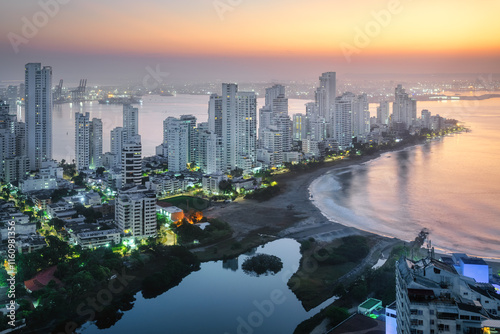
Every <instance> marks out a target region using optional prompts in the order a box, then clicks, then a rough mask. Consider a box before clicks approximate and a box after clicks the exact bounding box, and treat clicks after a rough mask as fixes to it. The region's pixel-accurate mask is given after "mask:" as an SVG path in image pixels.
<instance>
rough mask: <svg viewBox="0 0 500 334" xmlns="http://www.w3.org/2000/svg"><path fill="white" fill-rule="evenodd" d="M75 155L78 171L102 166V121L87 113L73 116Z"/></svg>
mask: <svg viewBox="0 0 500 334" xmlns="http://www.w3.org/2000/svg"><path fill="white" fill-rule="evenodd" d="M75 155H76V159H75V160H76V168H77V169H78V170H83V169H88V168H90V169H96V168H97V167H100V166H102V121H101V120H100V119H98V118H93V119H92V121H90V120H89V113H85V114H82V113H76V114H75Z"/></svg>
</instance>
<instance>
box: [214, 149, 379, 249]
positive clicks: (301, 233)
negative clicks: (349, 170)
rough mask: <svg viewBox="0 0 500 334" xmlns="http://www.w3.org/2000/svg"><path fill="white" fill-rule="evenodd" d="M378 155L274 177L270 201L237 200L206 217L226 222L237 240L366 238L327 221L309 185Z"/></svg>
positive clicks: (348, 228) (356, 230) (353, 229)
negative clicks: (275, 190) (262, 236)
mask: <svg viewBox="0 0 500 334" xmlns="http://www.w3.org/2000/svg"><path fill="white" fill-rule="evenodd" d="M379 156H380V154H374V155H371V156H366V157H361V158H356V159H353V160H350V159H346V160H342V161H337V162H326V163H324V166H321V167H318V168H317V169H313V170H307V171H300V172H289V173H285V174H281V175H276V176H273V179H274V180H276V181H277V182H278V185H279V186H280V187H281V193H280V194H279V195H277V196H275V197H273V198H272V199H270V200H268V201H264V202H258V201H255V200H245V199H238V200H237V201H235V202H232V203H229V204H219V205H217V206H216V207H214V208H213V209H211V210H210V211H208V212H207V213H206V214H207V215H208V216H209V217H217V218H220V219H222V220H225V221H227V222H228V223H229V224H230V225H231V226H232V228H233V229H234V232H235V233H234V238H235V239H237V240H240V239H242V238H243V237H245V236H247V235H249V234H252V233H261V234H270V235H273V236H276V237H289V238H294V239H304V238H309V237H314V238H315V239H318V240H323V241H331V240H333V239H336V238H340V237H344V236H347V235H352V234H365V235H368V234H370V233H368V232H365V231H361V230H358V229H356V228H353V227H347V226H344V225H342V224H341V223H340V222H333V221H330V220H328V219H327V218H326V217H325V216H324V215H323V214H322V213H321V211H320V210H319V209H318V208H317V207H316V206H315V205H314V204H313V203H312V202H311V199H310V194H309V186H310V185H311V183H312V182H313V181H314V180H315V179H317V178H318V177H320V176H321V175H323V174H325V173H327V172H328V171H331V170H334V169H338V168H345V167H348V166H350V165H353V164H361V163H365V162H367V161H369V160H372V159H375V158H378V157H379ZM290 205H291V206H292V208H291V209H290V208H289V206H290Z"/></svg>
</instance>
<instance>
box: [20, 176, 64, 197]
mask: <svg viewBox="0 0 500 334" xmlns="http://www.w3.org/2000/svg"><path fill="white" fill-rule="evenodd" d="M54 189H57V178H56V177H54V176H51V175H41V174H38V175H36V176H31V177H29V178H28V179H26V180H20V181H19V190H20V191H21V192H22V193H29V192H33V191H40V190H54Z"/></svg>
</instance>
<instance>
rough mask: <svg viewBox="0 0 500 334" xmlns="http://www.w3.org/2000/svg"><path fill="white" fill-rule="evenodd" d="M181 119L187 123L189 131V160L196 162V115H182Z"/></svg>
mask: <svg viewBox="0 0 500 334" xmlns="http://www.w3.org/2000/svg"><path fill="white" fill-rule="evenodd" d="M180 120H181V121H182V122H184V123H186V124H187V130H188V131H187V133H188V155H187V162H188V163H191V162H194V158H195V155H196V145H195V132H196V117H194V116H193V115H181V118H180Z"/></svg>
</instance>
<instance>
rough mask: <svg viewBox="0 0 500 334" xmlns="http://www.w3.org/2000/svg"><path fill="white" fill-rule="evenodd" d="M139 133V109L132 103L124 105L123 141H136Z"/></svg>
mask: <svg viewBox="0 0 500 334" xmlns="http://www.w3.org/2000/svg"><path fill="white" fill-rule="evenodd" d="M138 134H139V109H138V108H134V107H133V106H132V105H130V104H124V105H123V133H122V143H123V144H125V143H127V142H128V141H134V140H135V139H134V137H135V136H137V135H138Z"/></svg>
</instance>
